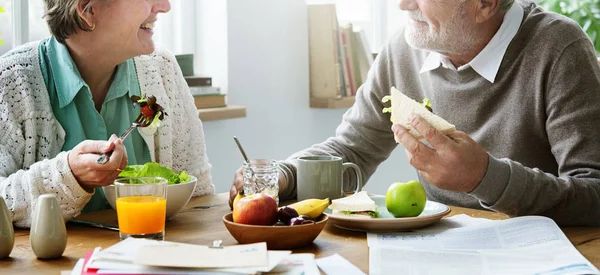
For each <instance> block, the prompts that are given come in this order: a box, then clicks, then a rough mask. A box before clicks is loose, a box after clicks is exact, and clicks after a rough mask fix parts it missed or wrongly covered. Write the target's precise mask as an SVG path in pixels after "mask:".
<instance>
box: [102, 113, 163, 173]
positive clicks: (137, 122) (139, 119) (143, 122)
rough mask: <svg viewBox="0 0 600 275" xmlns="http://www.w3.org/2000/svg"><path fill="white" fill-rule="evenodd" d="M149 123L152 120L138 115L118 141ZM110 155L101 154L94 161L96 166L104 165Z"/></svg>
mask: <svg viewBox="0 0 600 275" xmlns="http://www.w3.org/2000/svg"><path fill="white" fill-rule="evenodd" d="M151 123H152V119H149V118H146V117H144V116H143V115H142V114H139V115H138V116H137V117H136V118H135V120H134V121H133V122H132V123H131V126H129V128H127V130H125V132H123V134H121V136H120V137H119V139H121V140H125V139H126V138H127V136H129V133H131V131H133V129H134V128H137V127H148V126H149V125H150V124H151ZM110 153H112V152H108V153H104V154H102V155H101V156H100V157H99V158H98V159H97V160H96V163H98V164H105V163H107V162H108V157H109V156H110Z"/></svg>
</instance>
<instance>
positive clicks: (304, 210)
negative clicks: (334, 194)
mask: <svg viewBox="0 0 600 275" xmlns="http://www.w3.org/2000/svg"><path fill="white" fill-rule="evenodd" d="M329 204H331V200H330V199H329V198H326V199H322V200H320V199H306V200H302V201H299V202H296V203H293V204H290V205H288V206H289V207H291V208H294V209H295V210H296V212H298V215H307V216H309V217H310V218H311V219H313V220H314V219H316V218H318V217H319V216H321V214H323V212H324V211H325V209H327V206H329Z"/></svg>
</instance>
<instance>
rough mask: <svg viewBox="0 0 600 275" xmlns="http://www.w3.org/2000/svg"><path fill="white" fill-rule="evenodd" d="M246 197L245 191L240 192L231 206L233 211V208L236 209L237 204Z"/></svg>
mask: <svg viewBox="0 0 600 275" xmlns="http://www.w3.org/2000/svg"><path fill="white" fill-rule="evenodd" d="M243 197H244V189H242V190H240V191H238V194H237V196H235V198H234V199H233V203H232V204H231V210H233V208H235V205H236V204H237V202H238V201H239V200H240V199H241V198H243Z"/></svg>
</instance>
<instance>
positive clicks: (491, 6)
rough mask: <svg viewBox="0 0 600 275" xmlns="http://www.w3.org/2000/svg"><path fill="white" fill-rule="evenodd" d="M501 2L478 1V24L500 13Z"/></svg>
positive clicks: (490, 0)
mask: <svg viewBox="0 0 600 275" xmlns="http://www.w3.org/2000/svg"><path fill="white" fill-rule="evenodd" d="M500 1H502V0H478V3H477V14H476V15H475V20H476V21H477V23H483V22H485V21H487V20H489V19H490V18H492V16H494V15H495V14H496V13H498V8H499V6H500Z"/></svg>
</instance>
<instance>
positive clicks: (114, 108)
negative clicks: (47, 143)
mask: <svg viewBox="0 0 600 275" xmlns="http://www.w3.org/2000/svg"><path fill="white" fill-rule="evenodd" d="M38 51H39V56H40V67H41V69H42V75H43V77H44V82H45V84H46V88H47V89H48V95H49V96H50V104H51V105H52V111H53V112H54V116H55V117H56V119H57V120H58V122H59V123H60V124H61V126H62V127H63V128H64V130H65V133H66V136H65V144H64V145H63V147H62V150H63V151H68V150H71V149H73V147H75V146H76V145H77V144H79V143H80V142H82V141H84V140H107V139H108V138H109V137H110V135H111V134H116V135H117V136H119V135H121V133H123V132H124V131H125V130H126V129H127V128H128V127H129V126H131V122H132V121H134V120H135V118H136V116H137V115H138V114H139V112H140V110H139V106H136V107H133V105H132V102H131V99H130V97H131V96H132V95H138V96H140V94H141V92H140V86H139V83H138V80H137V73H136V70H135V64H134V62H133V59H130V60H127V61H125V62H123V63H121V64H120V65H119V66H118V67H117V71H116V74H115V76H114V79H113V82H112V83H111V85H110V88H109V90H108V94H107V95H106V98H105V99H104V103H102V109H101V110H100V113H98V111H97V110H96V108H95V106H94V101H93V100H92V94H91V91H90V88H89V86H88V85H87V84H86V83H85V81H84V80H83V78H81V75H80V74H79V70H78V69H77V65H76V64H75V62H73V59H72V58H71V55H70V54H69V50H68V48H67V47H66V46H65V45H63V44H61V43H59V42H58V41H57V40H56V38H54V36H51V37H50V38H48V39H46V40H44V41H42V43H40V46H39V49H38ZM123 143H124V145H125V148H126V149H127V158H128V163H129V164H130V165H131V164H144V163H146V162H149V161H151V157H150V151H149V150H148V145H147V144H146V143H145V142H144V140H143V139H142V137H141V135H140V134H139V132H138V131H133V132H132V133H131V134H130V135H129V137H128V138H127V139H126V140H125V141H124V142H123ZM109 208H110V205H109V204H108V201H107V200H106V197H105V196H104V192H103V191H102V188H96V190H95V193H94V195H93V196H92V198H91V199H90V201H89V202H88V203H87V205H86V206H85V207H84V208H83V212H89V211H97V210H103V209H109Z"/></svg>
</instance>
